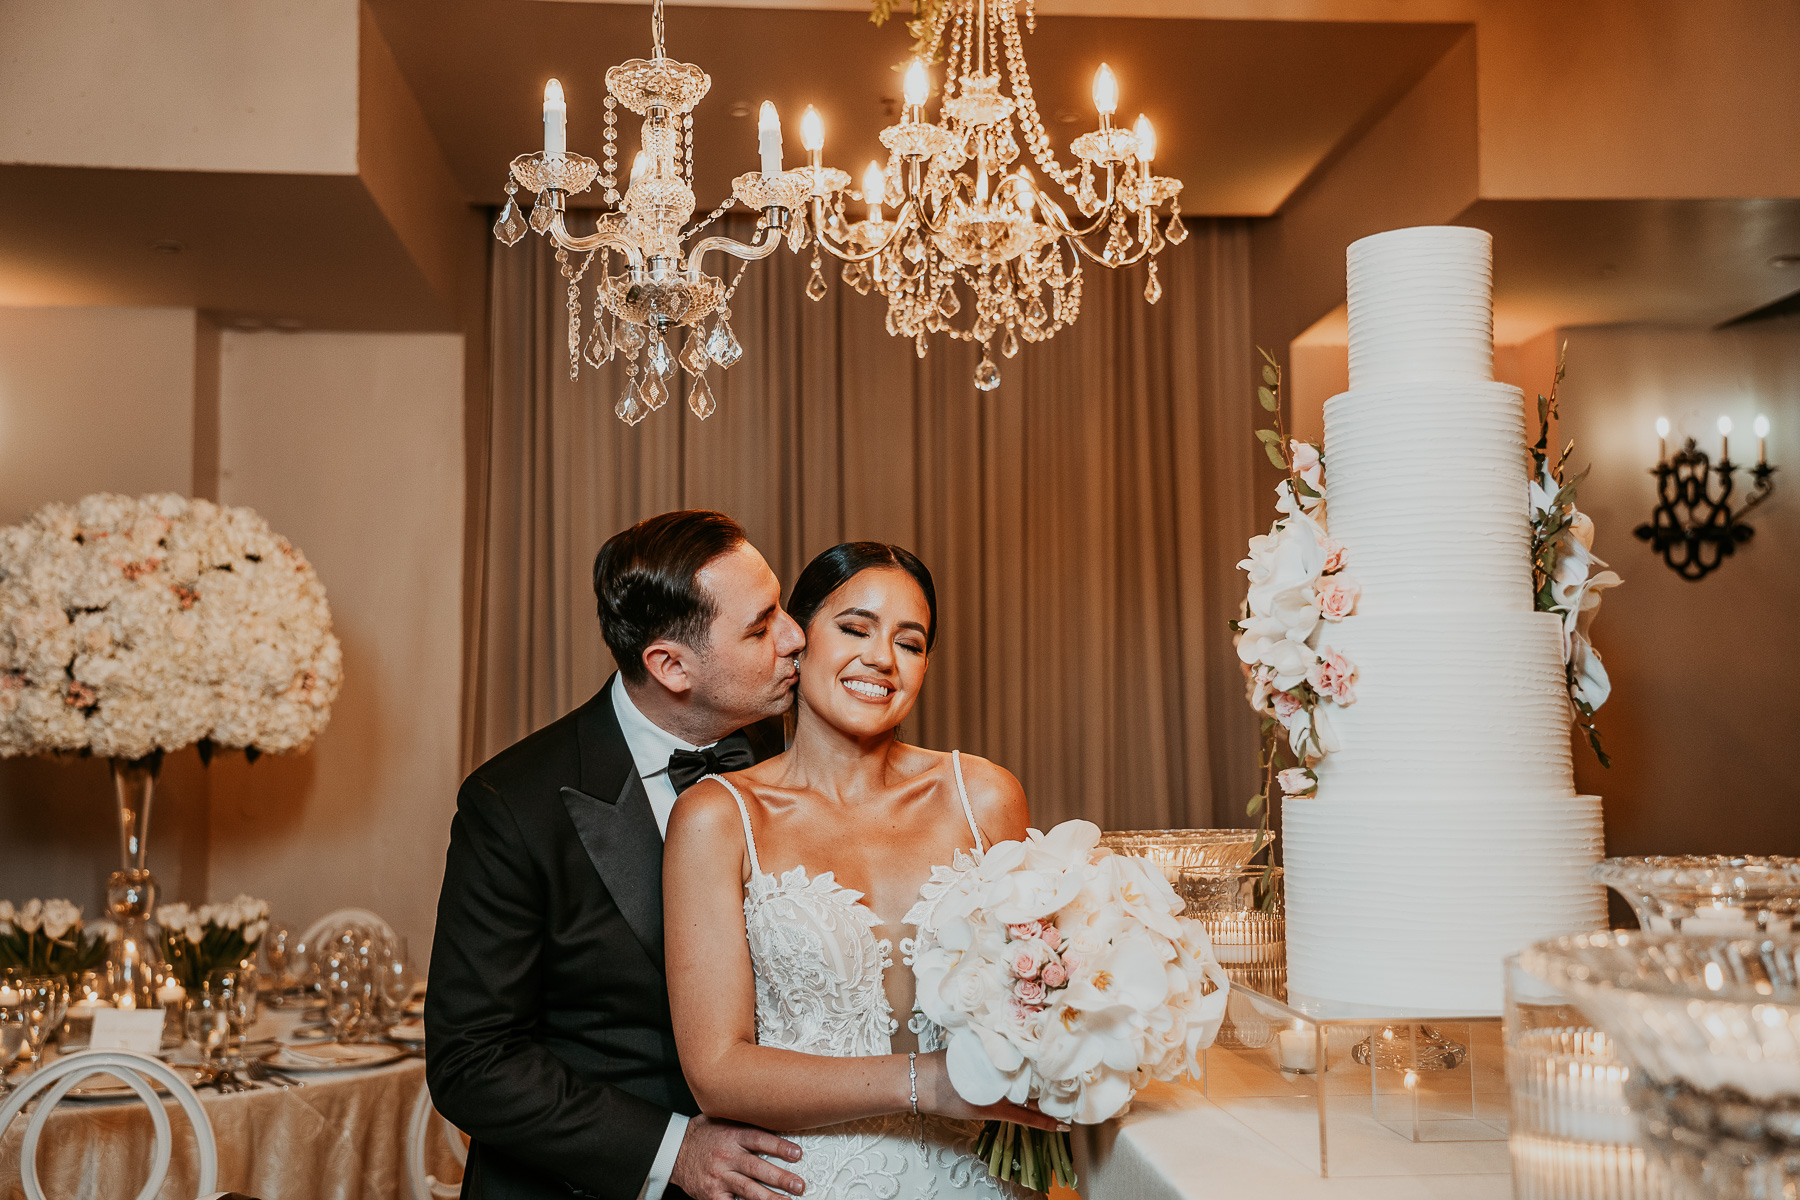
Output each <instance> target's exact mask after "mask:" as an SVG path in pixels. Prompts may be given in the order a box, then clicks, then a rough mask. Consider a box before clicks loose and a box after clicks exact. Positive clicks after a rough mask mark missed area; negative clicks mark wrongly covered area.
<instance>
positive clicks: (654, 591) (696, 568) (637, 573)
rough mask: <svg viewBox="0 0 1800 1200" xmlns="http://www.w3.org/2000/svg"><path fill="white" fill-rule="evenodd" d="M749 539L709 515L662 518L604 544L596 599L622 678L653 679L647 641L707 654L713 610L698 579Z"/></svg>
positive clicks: (693, 512) (597, 559)
mask: <svg viewBox="0 0 1800 1200" xmlns="http://www.w3.org/2000/svg"><path fill="white" fill-rule="evenodd" d="M748 540H749V538H748V537H747V536H746V535H745V533H744V527H743V526H742V525H739V524H738V523H737V522H736V521H734V520H732V519H731V518H730V517H728V516H726V515H725V514H724V513H722V512H712V511H710V510H707V509H690V510H686V511H682V512H668V513H663V514H662V515H661V516H657V517H651V518H650V519H649V520H646V521H639V522H638V523H637V524H636V525H633V526H632V527H631V528H630V529H626V530H622V531H621V532H619V533H615V534H613V535H612V536H611V537H610V538H608V539H606V544H605V545H604V546H602V547H600V553H598V554H596V555H595V556H594V598H595V600H597V601H598V602H599V609H600V635H601V636H602V637H604V638H605V639H606V648H607V649H608V650H611V651H612V656H613V661H614V662H616V663H618V664H619V673H620V674H621V675H623V676H625V678H626V679H627V680H629V681H630V682H632V683H642V682H644V680H646V679H648V678H649V677H650V672H649V671H647V670H645V669H644V651H645V650H646V649H648V648H649V646H650V644H651V643H652V642H658V641H663V640H665V639H666V640H668V641H671V642H680V643H681V644H682V645H683V646H688V647H690V648H692V649H694V650H700V651H704V650H705V649H706V643H707V634H708V631H709V630H710V629H711V627H712V620H713V617H714V616H716V615H717V611H718V610H717V608H716V606H715V605H714V604H713V601H712V597H711V596H709V595H707V594H706V589H705V588H703V587H701V586H700V582H699V580H698V579H696V578H695V576H697V575H699V574H700V571H701V569H702V568H703V567H705V566H706V564H707V563H709V562H711V561H712V560H713V559H715V558H717V557H719V555H721V554H725V553H728V552H730V551H732V550H735V549H737V548H738V547H739V546H741V545H743V544H744V543H745V542H746V541H748Z"/></svg>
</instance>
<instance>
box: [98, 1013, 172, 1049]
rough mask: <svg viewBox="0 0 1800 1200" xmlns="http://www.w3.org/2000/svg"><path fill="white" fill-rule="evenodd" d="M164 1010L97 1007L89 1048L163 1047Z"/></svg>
mask: <svg viewBox="0 0 1800 1200" xmlns="http://www.w3.org/2000/svg"><path fill="white" fill-rule="evenodd" d="M162 1035H163V1011H162V1009H160V1008H96V1009H95V1010H94V1034H93V1037H92V1038H90V1039H89V1040H88V1049H90V1050H136V1051H139V1052H140V1053H143V1054H155V1053H156V1052H157V1051H158V1050H160V1049H162Z"/></svg>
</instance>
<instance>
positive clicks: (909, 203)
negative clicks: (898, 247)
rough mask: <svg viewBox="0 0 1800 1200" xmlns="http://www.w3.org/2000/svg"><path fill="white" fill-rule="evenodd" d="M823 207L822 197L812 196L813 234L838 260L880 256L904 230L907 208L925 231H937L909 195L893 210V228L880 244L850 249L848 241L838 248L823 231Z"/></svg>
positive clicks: (917, 203) (862, 259) (824, 248)
mask: <svg viewBox="0 0 1800 1200" xmlns="http://www.w3.org/2000/svg"><path fill="white" fill-rule="evenodd" d="M824 207H825V201H824V198H823V197H820V196H814V197H813V235H814V237H815V238H816V239H817V241H818V244H819V246H820V248H821V249H823V250H824V251H825V253H827V254H829V255H831V257H833V258H835V259H837V260H838V261H839V262H846V263H863V262H870V261H872V260H874V259H877V258H880V257H881V256H882V255H883V254H885V253H886V252H887V251H888V250H889V249H890V248H892V246H893V245H894V243H895V242H896V241H899V240H900V237H901V235H902V234H903V233H905V232H906V225H905V223H904V222H903V221H902V219H901V218H903V217H904V216H905V215H906V211H907V209H909V208H910V209H912V210H913V211H914V212H915V213H917V214H918V217H919V224H920V226H922V227H923V228H924V229H925V230H926V231H928V232H930V233H937V232H939V231H938V229H937V228H936V227H935V226H933V225H932V223H931V221H930V220H929V219H928V218H927V217H926V216H925V209H924V207H923V206H922V205H921V204H919V202H918V200H917V199H916V198H915V197H913V196H910V195H909V196H907V197H906V199H904V200H902V201H901V202H900V207H899V208H897V209H895V210H894V220H893V222H892V223H893V226H894V228H893V229H892V230H891V231H890V232H889V233H888V235H887V237H886V238H885V239H883V241H882V243H881V245H879V246H872V247H870V248H869V249H867V250H851V249H849V248H848V247H849V245H850V243H849V242H845V243H844V244H843V245H844V248H843V249H840V248H839V247H837V246H835V245H833V244H832V242H831V235H830V234H828V233H826V232H825V221H824Z"/></svg>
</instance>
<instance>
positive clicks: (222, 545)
mask: <svg viewBox="0 0 1800 1200" xmlns="http://www.w3.org/2000/svg"><path fill="white" fill-rule="evenodd" d="M342 668H343V659H342V654H341V653H340V650H339V647H338V641H337V638H335V637H334V636H332V633H331V613H330V610H329V608H328V607H327V606H326V603H325V590H324V588H323V587H322V586H321V585H320V583H319V579H318V576H317V575H316V574H315V573H314V571H313V569H312V566H311V565H310V564H309V563H308V562H307V561H306V558H305V556H304V555H302V554H301V553H300V551H299V550H297V549H295V548H294V547H293V546H292V545H291V544H290V543H289V542H288V541H287V540H286V539H285V538H281V537H278V536H277V535H276V534H275V533H274V532H273V531H272V530H270V528H269V527H268V525H267V523H265V522H264V521H263V519H262V518H261V517H259V516H257V515H256V514H255V513H254V512H252V511H251V510H249V509H247V508H222V507H220V506H218V505H216V504H212V503H210V502H208V501H205V500H188V499H185V498H183V497H181V496H177V495H169V494H163V495H152V496H145V497H142V498H141V499H133V498H132V497H129V496H116V495H111V494H106V493H100V494H96V495H92V496H88V497H86V498H85V499H83V500H81V501H79V502H77V503H75V504H47V505H45V506H44V507H43V508H40V509H38V510H37V511H36V512H34V513H32V514H31V516H29V517H28V518H26V520H25V522H24V523H23V524H20V525H14V526H9V527H7V528H5V529H0V757H6V756H10V755H17V754H46V753H59V752H74V753H81V754H97V755H103V756H105V757H108V758H113V759H116V760H126V761H136V760H144V759H149V760H151V761H152V763H154V761H155V756H157V755H159V754H160V753H161V752H163V751H167V750H176V749H180V748H181V747H183V746H187V745H190V744H193V743H199V745H200V748H201V752H202V755H203V756H209V755H210V753H211V751H212V749H213V748H215V747H220V748H241V749H243V750H244V751H245V752H246V753H247V754H249V755H250V756H252V757H254V756H255V755H256V754H258V753H261V752H264V751H270V752H283V751H290V750H298V749H302V748H304V747H305V746H307V745H308V744H309V743H311V741H312V740H313V738H314V737H315V736H317V734H318V733H319V731H320V730H321V729H323V728H324V727H325V723H326V721H327V720H328V719H329V717H330V715H331V703H332V701H333V700H334V699H335V698H336V696H337V693H338V687H339V684H340V682H341V679H342V673H343V670H342Z"/></svg>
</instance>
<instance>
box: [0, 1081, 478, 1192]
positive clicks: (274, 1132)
mask: <svg viewBox="0 0 1800 1200" xmlns="http://www.w3.org/2000/svg"><path fill="white" fill-rule="evenodd" d="M299 1078H303V1079H304V1081H305V1086H304V1087H297V1088H289V1089H286V1090H282V1089H279V1088H266V1089H263V1090H259V1091H254V1092H240V1093H234V1094H230V1095H219V1094H218V1093H215V1092H211V1091H203V1092H201V1093H200V1102H201V1104H202V1106H204V1108H205V1109H206V1113H207V1115H208V1116H209V1117H210V1118H211V1119H212V1126H213V1135H214V1137H215V1138H216V1139H217V1141H218V1145H219V1182H218V1189H219V1190H220V1191H236V1192H243V1193H245V1194H246V1195H250V1196H256V1197H260V1198H261V1200H409V1197H410V1191H409V1187H408V1182H407V1175H406V1138H407V1133H408V1129H409V1126H410V1123H411V1119H412V1112H413V1105H414V1103H415V1102H416V1101H417V1100H418V1097H419V1091H420V1089H421V1088H423V1087H424V1086H425V1064H424V1063H423V1062H422V1061H420V1060H419V1059H416V1058H411V1059H406V1060H404V1061H402V1062H397V1063H393V1064H390V1065H388V1066H385V1067H376V1068H373V1069H371V1070H365V1071H351V1072H334V1073H330V1074H310V1073H309V1074H307V1075H305V1076H299ZM165 1107H166V1109H167V1110H168V1112H169V1117H170V1124H171V1125H172V1126H173V1127H174V1132H175V1156H174V1163H173V1165H172V1167H171V1169H170V1171H169V1177H168V1179H167V1181H166V1182H165V1184H164V1186H163V1189H162V1191H161V1193H160V1195H159V1200H193V1197H194V1196H195V1195H196V1194H197V1192H198V1174H197V1167H196V1162H195V1150H194V1141H193V1136H192V1134H190V1133H189V1132H188V1124H187V1118H186V1117H185V1116H184V1115H183V1114H182V1112H181V1110H180V1108H179V1107H178V1106H176V1105H175V1104H174V1103H173V1102H172V1101H171V1102H169V1103H167V1104H166V1105H165ZM29 1111H30V1110H28V1112H27V1114H26V1115H29ZM433 1132H434V1134H435V1133H436V1130H435V1128H434V1131H433ZM24 1135H25V1116H20V1117H19V1118H18V1119H16V1120H15V1121H14V1122H13V1125H12V1128H10V1129H8V1130H6V1131H5V1133H4V1134H3V1135H0V1197H4V1198H5V1200H23V1197H24V1189H23V1188H22V1187H21V1186H20V1184H19V1145H20V1142H21V1141H22V1140H23V1139H24ZM154 1145H155V1140H154V1135H153V1132H152V1126H151V1121H150V1113H149V1110H147V1109H146V1108H145V1107H144V1106H143V1104H142V1103H140V1102H138V1101H135V1100H132V1101H104V1102H92V1101H89V1102H78V1101H69V1100H65V1101H64V1102H63V1103H62V1104H61V1105H60V1106H59V1107H58V1108H57V1110H56V1111H55V1112H54V1113H52V1114H51V1116H50V1121H49V1124H48V1125H47V1126H46V1127H45V1129H44V1134H43V1139H42V1142H41V1143H40V1145H39V1147H38V1171H39V1178H40V1180H41V1181H42V1182H43V1184H44V1190H45V1192H46V1193H47V1194H48V1195H50V1196H52V1197H55V1198H56V1200H115V1198H120V1200H123V1198H128V1197H130V1196H133V1195H136V1193H137V1191H138V1189H139V1188H141V1187H143V1185H144V1179H145V1175H146V1172H147V1169H148V1165H149V1162H150V1156H151V1150H152V1148H153V1146H154ZM446 1158H447V1154H446V1152H445V1149H444V1143H443V1139H442V1138H441V1137H438V1136H433V1137H431V1138H430V1139H428V1143H427V1164H428V1168H429V1169H431V1170H433V1171H434V1172H435V1173H437V1174H438V1175H439V1176H440V1177H441V1178H451V1179H456V1178H460V1173H459V1172H458V1171H457V1170H456V1169H455V1168H454V1167H453V1166H451V1165H449V1164H448V1163H446V1162H445V1159H446Z"/></svg>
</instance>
